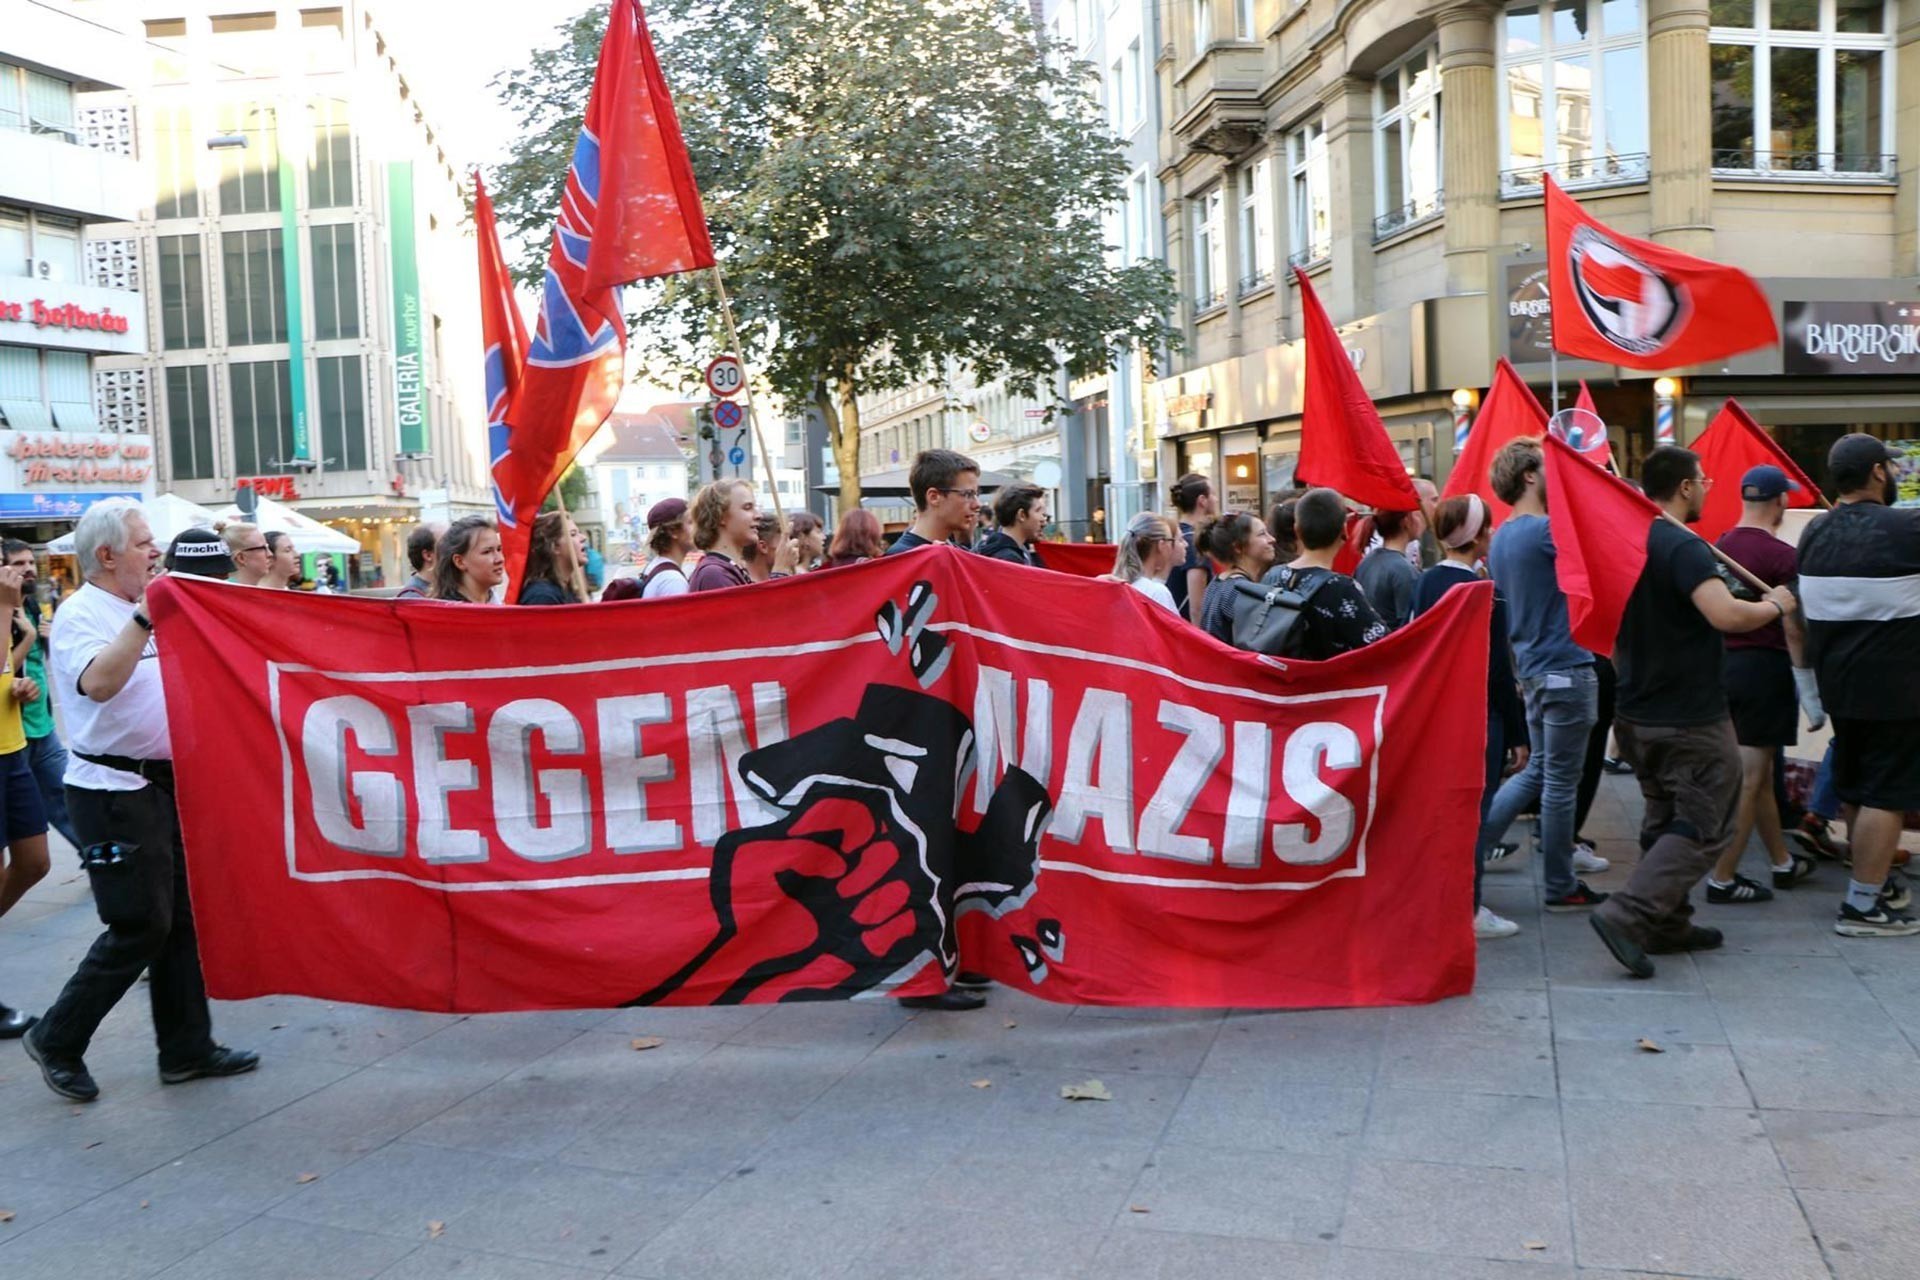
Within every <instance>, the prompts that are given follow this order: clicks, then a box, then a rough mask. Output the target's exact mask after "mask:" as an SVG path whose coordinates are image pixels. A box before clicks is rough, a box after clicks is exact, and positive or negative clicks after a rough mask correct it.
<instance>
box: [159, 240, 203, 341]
mask: <svg viewBox="0 0 1920 1280" xmlns="http://www.w3.org/2000/svg"><path fill="white" fill-rule="evenodd" d="M155 245H156V248H157V249H158V252H159V258H160V335H161V345H162V346H163V347H164V348H165V349H166V350H168V351H181V350H185V349H188V348H192V347H204V346H206V345H207V285H206V277H205V275H204V274H203V267H202V264H201V261H200V237H199V236H160V237H158V238H157V239H156V241H155Z"/></svg>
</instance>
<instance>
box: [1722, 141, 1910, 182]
mask: <svg viewBox="0 0 1920 1280" xmlns="http://www.w3.org/2000/svg"><path fill="white" fill-rule="evenodd" d="M1713 172H1714V174H1715V176H1717V177H1726V178H1778V179H1781V180H1784V181H1795V182H1892V181H1893V180H1894V178H1895V175H1896V174H1897V173H1898V172H1899V168H1898V157H1897V156H1890V155H1880V154H1878V153H1876V152H1867V151H1756V150H1752V149H1750V148H1749V149H1745V150H1734V151H1715V152H1714V153H1713Z"/></svg>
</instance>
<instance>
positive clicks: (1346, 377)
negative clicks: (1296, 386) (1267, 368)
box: [1293, 267, 1420, 511]
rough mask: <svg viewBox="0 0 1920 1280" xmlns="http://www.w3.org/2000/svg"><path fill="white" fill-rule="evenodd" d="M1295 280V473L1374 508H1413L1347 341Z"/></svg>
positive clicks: (1403, 470) (1302, 276) (1303, 278)
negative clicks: (1300, 334)
mask: <svg viewBox="0 0 1920 1280" xmlns="http://www.w3.org/2000/svg"><path fill="white" fill-rule="evenodd" d="M1293 274H1294V278H1295V279H1297V280H1298V281H1299V282H1300V310H1301V313H1302V320H1303V324H1304V329H1305V335H1306V344H1307V359H1306V366H1307V367H1306V394H1305V397H1304V399H1303V402H1302V405H1301V410H1300V463H1299V466H1298V467H1297V468H1296V469H1295V474H1296V475H1298V476H1299V477H1300V478H1301V479H1302V480H1304V481H1306V482H1307V483H1308V484H1315V485H1325V486H1327V487H1328V488H1330V489H1337V490H1339V491H1340V493H1341V494H1342V495H1343V496H1345V497H1347V498H1350V499H1351V500H1353V501H1354V502H1358V503H1363V504H1364V505H1366V506H1369V507H1372V508H1374V509H1375V510H1376V511H1418V510H1419V509H1420V495H1419V494H1418V493H1416V492H1415V491H1414V488H1413V482H1412V481H1411V480H1409V479H1408V478H1407V467H1406V464H1405V463H1404V462H1402V461H1401V460H1400V454H1399V453H1398V452H1397V451H1396V450H1395V449H1394V447H1393V441H1391V440H1389V439H1388V438H1387V428H1386V426H1385V424H1383V423H1382V422H1381V421H1380V411H1379V410H1377V409H1375V408H1374V407H1373V400H1372V398H1371V397H1369V396H1368V395H1367V389H1366V388H1365V387H1363V386H1361V385H1360V375H1359V374H1358V373H1356V372H1355V371H1354V368H1353V362H1352V361H1351V360H1349V359H1347V347H1346V344H1345V343H1343V342H1341V341H1340V335H1339V334H1338V333H1336V332H1335V331H1334V328H1333V321H1331V320H1329V319H1328V318H1327V312H1326V309H1325V308H1324V307H1322V306H1321V305H1320V298H1319V296H1318V295H1316V294H1315V293H1314V291H1313V285H1312V284H1311V283H1310V282H1309V281H1308V280H1307V273H1306V272H1304V271H1302V270H1300V269H1299V268H1298V267H1296V268H1294V272H1293Z"/></svg>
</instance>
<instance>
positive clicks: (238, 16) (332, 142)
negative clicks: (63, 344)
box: [106, 0, 491, 586]
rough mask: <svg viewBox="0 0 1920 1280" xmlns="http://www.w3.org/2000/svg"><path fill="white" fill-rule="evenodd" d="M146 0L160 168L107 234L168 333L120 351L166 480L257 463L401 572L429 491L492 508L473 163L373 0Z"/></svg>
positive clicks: (383, 568) (212, 502)
mask: <svg viewBox="0 0 1920 1280" xmlns="http://www.w3.org/2000/svg"><path fill="white" fill-rule="evenodd" d="M134 7H135V9H136V10H137V13H138V17H139V19H140V21H141V34H142V35H143V36H144V40H145V46H144V56H145V59H146V62H147V67H146V69H145V70H146V74H145V76H144V77H143V79H144V80H145V84H144V86H143V87H142V88H140V89H139V90H138V91H137V92H136V93H133V94H130V95H128V96H127V98H126V100H125V102H124V103H123V104H121V106H120V108H119V109H120V110H121V111H123V112H124V113H125V127H126V128H128V129H129V131H130V132H131V134H132V135H133V136H134V138H135V139H136V145H137V147H138V149H139V151H140V153H141V155H142V157H143V158H144V166H143V167H144V171H145V173H146V174H147V175H148V178H149V180H150V183H151V186H150V188H149V190H148V191H146V192H145V193H144V198H143V200H142V201H141V205H140V208H139V209H138V213H137V217H135V218H134V219H133V220H131V221H129V222H128V223H126V224H125V225H124V226H122V227H119V228H116V229H113V230H111V231H109V233H108V234H114V235H118V236H119V237H121V238H122V242H123V243H124V244H125V245H126V246H127V253H128V256H129V258H130V259H131V260H133V261H134V262H136V263H137V266H138V270H139V272H140V275H141V278H142V279H143V280H144V281H145V282H146V285H147V287H146V289H145V290H144V297H145V299H146V304H147V319H148V326H149V329H150V331H151V333H152V334H153V335H154V339H155V340H154V342H153V343H152V349H151V350H150V351H149V352H147V353H146V354H145V355H144V356H142V357H140V358H138V359H129V360H115V361H109V362H106V363H107V364H108V365H110V366H111V367H112V368H113V369H114V370H115V372H116V374H117V375H124V376H125V377H126V378H127V379H128V380H129V381H130V382H131V383H132V384H133V385H134V386H135V388H136V393H137V395H138V397H139V398H140V399H142V400H143V401H144V404H145V406H146V409H147V413H148V414H149V416H150V419H151V421H152V422H153V424H154V425H155V434H156V435H157V436H158V437H159V450H158V454H159V460H160V476H161V481H162V485H163V487H164V488H168V489H171V490H172V491H173V492H175V493H178V494H180V495H181V496H182V497H185V498H189V499H191V500H193V501H196V502H200V503H202V504H204V505H208V506H212V507H219V506H223V505H225V504H227V503H229V502H231V501H232V500H233V496H234V492H235V489H236V486H237V485H238V484H240V483H241V482H242V481H245V482H248V483H251V484H252V485H253V487H254V488H255V489H256V490H257V491H260V492H265V493H268V494H270V495H271V496H274V497H276V498H279V499H280V500H282V501H285V502H288V503H289V504H290V505H292V506H293V507H295V508H296V509H298V510H300V511H302V512H304V513H305V514H307V515H310V516H313V517H315V518H316V519H320V520H323V521H325V522H326V523H328V524H331V525H333V526H334V527H336V528H339V529H341V530H342V531H344V532H346V533H348V534H349V535H351V536H353V537H355V538H356V539H357V540H359V542H360V543H361V546H362V553H361V555H360V556H359V557H358V558H357V562H355V563H352V564H350V565H349V566H348V573H349V579H350V581H351V582H352V583H353V584H354V585H359V586H378V585H383V584H384V585H392V584H393V583H396V582H398V581H400V580H402V579H403V578H404V576H405V574H404V566H405V557H404V542H405V537H406V533H407V530H408V528H409V527H410V526H411V525H412V524H413V523H414V521H416V520H417V519H419V517H420V514H421V510H422V508H421V495H422V494H423V493H426V494H429V495H431V498H430V501H431V502H432V503H433V505H434V506H435V508H436V510H435V512H434V514H436V515H439V514H444V513H445V512H447V511H451V512H453V513H455V514H458V513H461V512H463V511H466V510H472V511H486V510H490V509H491V500H490V498H489V497H488V493H487V489H486V485H485V411H484V407H483V406H482V404H481V403H480V402H481V400H482V398H483V396H482V383H481V377H480V361H479V334H478V330H477V319H476V313H477V309H476V307H475V306H474V301H475V293H474V291H475V287H476V286H475V284H474V280H475V274H474V272H475V268H474V262H475V255H474V248H473V240H472V236H471V231H470V229H469V228H468V227H466V226H465V210H464V206H463V204H462V200H461V182H462V178H461V175H459V174H458V173H456V172H455V170H454V169H453V167H452V166H451V164H450V163H449V161H448V158H447V155H446V152H445V150H444V148H443V146H442V144H441V142H440V140H439V138H438V137H437V135H436V133H435V131H434V128H433V126H432V124H431V123H430V122H429V121H428V119H427V117H426V115H425V113H424V111H423V110H422V108H421V106H420V104H419V103H418V102H416V101H415V100H414V98H413V96H412V92H411V90H410V88H409V87H408V84H407V80H406V75H405V70H404V67H403V66H402V64H401V63H400V62H399V61H398V60H397V57H396V54H395V52H394V51H393V50H392V49H390V48H389V47H388V43H387V40H386V38H385V37H384V36H383V35H382V33H381V31H380V29H379V27H378V26H377V25H376V23H375V19H374V15H373V14H372V13H371V12H370V11H369V10H368V9H367V8H366V7H365V6H363V5H360V4H358V3H342V4H338V5H330V6H324V7H321V6H315V5H312V4H298V5H296V4H274V3H262V2H253V3H248V4H247V5H245V6H240V5H236V4H234V3H232V2H231V0H214V2H210V0H191V2H180V0H167V2H166V3H150V2H149V0H140V2H139V3H137V4H136V5H135V6H134ZM243 9H244V11H241V10H243Z"/></svg>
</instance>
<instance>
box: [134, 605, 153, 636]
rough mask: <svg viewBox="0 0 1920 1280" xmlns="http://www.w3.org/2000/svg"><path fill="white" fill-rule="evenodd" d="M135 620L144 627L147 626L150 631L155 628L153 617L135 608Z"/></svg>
mask: <svg viewBox="0 0 1920 1280" xmlns="http://www.w3.org/2000/svg"><path fill="white" fill-rule="evenodd" d="M133 620H134V621H135V622H137V623H139V624H140V625H141V626H142V627H145V628H146V629H147V630H148V631H151V630H153V619H152V618H149V617H148V616H147V615H146V614H144V613H142V612H140V611H139V610H138V609H135V610H134V611H133Z"/></svg>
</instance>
